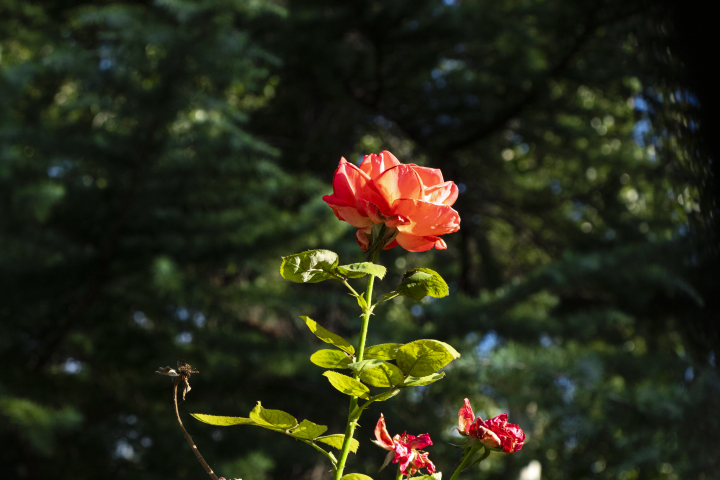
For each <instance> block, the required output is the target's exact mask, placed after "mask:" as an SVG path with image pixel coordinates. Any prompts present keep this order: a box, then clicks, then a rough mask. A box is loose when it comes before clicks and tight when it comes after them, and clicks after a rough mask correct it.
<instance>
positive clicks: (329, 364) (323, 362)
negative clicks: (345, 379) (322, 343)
mask: <svg viewBox="0 0 720 480" xmlns="http://www.w3.org/2000/svg"><path fill="white" fill-rule="evenodd" d="M310 361H311V362H312V363H314V364H315V365H317V366H318V367H323V368H348V365H350V363H352V361H353V359H352V357H349V356H347V355H346V354H345V353H343V352H340V351H338V350H329V349H326V350H318V351H317V352H315V353H313V354H312V356H311V357H310Z"/></svg>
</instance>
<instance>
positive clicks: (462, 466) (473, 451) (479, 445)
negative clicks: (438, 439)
mask: <svg viewBox="0 0 720 480" xmlns="http://www.w3.org/2000/svg"><path fill="white" fill-rule="evenodd" d="M481 448H484V449H485V452H483V454H482V455H481V456H480V458H478V459H477V460H476V461H475V463H476V464H477V463H480V462H482V461H483V460H485V459H486V458H487V457H488V455H490V449H489V448H487V447H486V446H485V445H483V444H482V443H479V442H478V443H476V444H475V445H473V446H472V447H470V449H469V450H468V451H467V453H466V454H465V458H463V459H462V462H460V466H459V467H458V468H457V470H455V473H453V475H452V477H450V480H456V479H457V478H458V477H459V476H460V474H461V473H462V472H463V471H464V470H465V469H466V468H467V467H468V465H470V463H472V461H473V457H474V456H475V454H476V453H477V452H478V451H479V450H480V449H481Z"/></svg>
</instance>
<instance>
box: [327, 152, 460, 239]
mask: <svg viewBox="0 0 720 480" xmlns="http://www.w3.org/2000/svg"><path fill="white" fill-rule="evenodd" d="M457 196H458V188H457V185H455V184H454V183H453V182H446V181H444V179H443V176H442V173H441V172H440V170H438V169H435V168H426V167H419V166H417V165H413V164H408V165H404V164H402V163H400V162H399V161H398V159H397V158H395V156H394V155H393V154H392V153H390V152H388V151H383V152H380V153H379V154H377V155H374V154H373V155H366V156H365V158H364V159H363V161H362V163H361V164H360V167H356V166H355V165H353V164H352V163H348V162H347V160H345V159H344V158H341V159H340V165H339V166H338V168H337V170H335V176H334V177H333V194H332V195H325V196H324V197H323V200H325V202H327V204H328V205H330V207H331V208H332V209H333V211H334V212H335V215H336V216H337V217H338V218H339V219H340V220H344V221H346V222H348V223H349V224H350V225H352V226H354V227H357V229H358V230H357V233H356V235H355V237H356V239H357V242H358V244H359V245H360V247H361V248H362V249H363V250H367V249H368V248H369V246H370V234H371V231H372V226H373V225H374V224H379V223H384V224H385V226H386V227H387V228H388V229H397V237H395V239H394V240H393V241H392V242H390V243H389V244H387V245H386V246H385V249H388V248H393V247H395V246H396V245H400V246H401V247H403V248H404V249H405V250H409V251H411V252H424V251H426V250H430V249H431V248H433V247H435V248H437V249H438V250H444V249H446V248H447V245H446V244H445V241H444V240H443V239H441V238H440V237H439V236H438V235H444V234H446V233H452V232H457V231H458V230H459V229H460V216H459V215H458V213H457V212H456V211H455V210H453V209H452V208H451V205H452V204H453V203H455V200H456V199H457Z"/></svg>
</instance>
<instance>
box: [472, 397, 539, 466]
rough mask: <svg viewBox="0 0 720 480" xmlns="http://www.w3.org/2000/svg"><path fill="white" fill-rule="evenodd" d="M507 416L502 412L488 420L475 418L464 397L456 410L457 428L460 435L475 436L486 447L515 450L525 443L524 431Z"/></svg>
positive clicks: (509, 451) (507, 451) (508, 450)
mask: <svg viewBox="0 0 720 480" xmlns="http://www.w3.org/2000/svg"><path fill="white" fill-rule="evenodd" d="M507 418H508V417H507V413H503V414H501V415H498V416H497V417H495V418H491V419H490V420H485V421H483V419H482V418H480V417H478V418H477V419H475V417H474V415H473V411H472V407H471V406H470V401H469V400H468V399H467V398H466V399H465V404H464V405H463V406H462V407H461V408H460V411H459V412H458V430H459V431H460V434H461V435H465V436H468V437H472V438H475V439H477V440H479V441H480V443H482V444H483V445H487V446H488V447H491V448H502V450H503V452H506V453H512V452H517V451H518V450H520V449H521V448H522V446H523V443H525V432H523V431H522V429H521V428H520V427H519V426H517V425H513V424H512V423H508V421H507Z"/></svg>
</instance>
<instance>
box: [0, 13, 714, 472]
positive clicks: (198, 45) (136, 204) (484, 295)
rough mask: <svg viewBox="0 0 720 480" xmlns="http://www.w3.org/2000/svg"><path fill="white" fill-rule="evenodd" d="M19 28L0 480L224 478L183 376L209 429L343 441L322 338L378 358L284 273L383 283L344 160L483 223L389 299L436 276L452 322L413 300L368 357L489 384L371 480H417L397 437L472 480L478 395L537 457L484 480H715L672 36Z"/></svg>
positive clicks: (271, 444) (277, 467)
mask: <svg viewBox="0 0 720 480" xmlns="http://www.w3.org/2000/svg"><path fill="white" fill-rule="evenodd" d="M0 4H1V5H0V7H1V8H0V11H1V12H2V14H0V91H2V94H1V95H0V291H1V292H2V293H1V294H0V360H2V363H3V368H2V372H3V373H2V375H0V445H2V447H3V448H2V449H0V477H2V478H19V479H40V478H57V479H73V480H79V479H95V478H101V477H102V478H118V479H121V478H132V479H145V478H147V479H150V478H153V479H154V478H164V477H175V478H200V476H201V475H203V474H204V473H203V471H202V469H201V467H200V466H199V465H198V464H197V462H196V460H195V458H194V456H193V455H192V453H191V451H190V449H189V448H188V447H187V445H186V444H185V443H184V441H183V438H182V434H181V433H180V431H179V429H178V426H177V424H176V423H175V419H174V412H173V410H172V408H173V407H172V399H171V385H170V383H168V382H169V381H168V380H167V379H166V378H164V377H159V376H157V375H154V374H153V373H152V372H154V371H155V370H156V369H157V367H160V366H165V365H170V366H174V364H175V361H176V360H178V359H183V360H185V361H187V362H188V363H191V364H192V365H193V367H195V368H197V369H198V370H199V372H200V373H199V374H197V375H194V376H193V383H192V386H193V390H192V392H191V393H189V394H188V396H187V399H186V400H185V402H183V403H181V405H180V410H181V414H182V415H184V418H185V416H186V415H187V413H188V412H204V413H213V414H218V415H246V414H247V412H248V411H250V409H251V408H252V407H253V406H254V405H255V403H256V401H258V400H261V401H262V402H263V405H264V406H266V407H269V408H279V409H283V410H286V411H288V412H291V413H292V414H293V415H295V416H297V417H298V418H300V419H303V418H309V419H312V420H313V421H317V422H322V423H323V424H327V425H329V426H330V429H331V431H334V432H337V431H340V430H341V428H342V426H343V424H344V420H345V418H344V417H345V415H346V412H345V406H344V405H345V397H343V396H342V395H340V394H339V393H337V392H335V391H333V390H332V389H331V388H329V387H328V385H327V381H326V380H325V379H324V378H323V377H322V376H321V375H320V374H321V370H320V369H318V368H317V367H315V366H314V365H312V364H311V363H310V362H309V361H308V357H309V355H310V354H311V353H313V352H314V351H316V350H318V349H319V346H318V344H317V341H316V339H315V337H313V336H312V335H311V334H310V333H309V332H307V331H306V329H305V325H304V322H303V321H302V320H301V319H300V318H299V317H298V316H299V315H301V314H303V315H310V316H311V317H312V318H314V319H316V320H317V321H319V322H320V323H322V325H324V326H325V327H327V328H329V329H331V330H333V331H336V332H338V333H341V334H342V335H344V336H346V337H348V338H353V336H356V335H357V334H358V330H359V325H360V321H359V319H358V318H357V317H356V316H355V313H354V312H355V310H354V309H353V308H354V304H355V300H354V299H353V298H351V297H349V296H347V295H346V294H345V292H344V291H342V290H341V289H340V288H339V287H338V288H335V287H328V286H327V285H325V284H320V285H294V284H289V283H288V282H284V281H283V280H282V279H281V277H280V275H279V273H278V267H279V264H280V256H282V255H288V254H291V253H295V252H299V251H302V250H305V249H310V248H331V249H333V250H334V251H336V252H338V253H339V254H340V256H341V258H342V259H343V261H344V262H345V263H351V262H354V261H362V260H363V258H364V256H363V255H362V252H361V251H360V249H359V248H358V247H357V245H356V244H355V241H354V232H353V229H352V228H350V227H349V226H348V225H347V224H345V223H343V222H338V221H337V219H336V218H335V217H334V215H333V214H332V212H331V210H330V209H329V208H328V207H327V206H326V205H325V204H324V203H323V202H322V200H321V197H322V195H323V194H325V193H328V192H329V191H330V188H331V187H330V185H329V182H330V179H331V176H332V172H333V171H334V169H335V168H336V165H337V162H338V160H339V159H340V157H341V156H345V157H346V158H347V159H348V160H349V161H352V162H355V161H357V160H358V159H359V158H360V157H361V156H362V155H364V154H369V153H377V152H379V151H380V150H385V149H387V150H390V151H391V152H393V153H394V154H395V155H397V156H398V157H399V158H400V160H401V161H403V162H405V163H417V164H420V165H426V166H432V167H436V168H441V169H442V171H443V174H444V176H445V178H446V179H449V180H453V181H455V182H456V183H457V184H458V185H459V186H460V192H461V195H460V197H459V199H458V202H457V203H456V205H455V208H456V209H457V210H458V211H459V213H460V216H461V218H462V224H461V230H460V232H458V233H456V234H453V235H449V236H447V237H446V239H447V242H448V245H449V248H448V250H446V251H434V250H433V251H431V252H428V253H408V252H406V251H403V250H400V249H399V248H396V249H394V250H391V251H387V252H384V253H383V255H382V257H381V262H382V263H383V264H384V265H386V266H387V267H388V271H389V273H388V275H387V277H386V278H385V279H384V280H383V281H382V282H380V283H379V286H378V288H379V289H380V291H381V292H382V291H383V290H384V291H389V290H391V289H392V288H394V286H395V285H396V284H397V282H398V281H399V279H400V276H401V275H402V273H403V272H404V271H405V270H407V269H409V268H413V267H425V266H429V267H432V268H434V269H437V270H438V271H439V272H441V273H442V274H443V276H444V277H445V278H446V279H447V280H448V282H449V283H450V288H451V295H450V297H448V298H445V299H440V300H437V301H433V302H427V301H423V302H411V301H410V300H409V299H407V298H406V299H405V301H404V302H403V301H400V300H399V299H396V300H395V301H392V302H388V304H386V305H383V307H381V308H378V311H376V312H375V315H374V316H373V319H372V324H371V338H370V339H369V344H370V345H373V344H376V343H379V342H381V341H388V340H392V341H398V342H405V341H411V340H415V339H418V338H428V337H430V336H433V337H435V338H439V339H441V340H443V341H447V342H448V343H451V344H452V345H454V346H455V347H456V348H457V349H458V350H459V351H461V353H462V354H463V356H462V358H461V359H460V360H458V361H456V362H455V363H453V364H452V365H453V366H452V368H451V369H448V371H447V376H446V378H445V379H443V380H442V381H440V382H437V383H434V384H432V385H430V386H428V387H424V388H423V389H417V390H413V391H409V392H403V393H402V394H401V395H399V396H398V397H396V398H395V399H393V400H392V401H388V402H386V403H384V404H382V408H380V407H378V406H373V407H371V408H370V411H369V413H368V414H367V418H366V419H365V420H364V422H363V427H364V428H361V429H360V430H359V434H358V435H356V437H358V438H359V439H360V441H361V450H360V452H359V453H361V454H362V456H358V457H357V458H362V459H363V460H362V461H358V459H357V458H356V457H355V456H351V459H350V465H352V467H353V471H358V472H365V473H367V474H368V475H371V476H373V478H381V476H382V475H385V476H386V477H388V478H389V476H390V475H391V473H388V472H383V473H381V474H377V473H376V472H377V468H378V467H379V465H380V464H381V463H382V457H383V456H384V453H385V452H383V451H382V450H380V449H375V447H374V446H372V445H371V444H370V443H369V442H367V438H368V437H370V436H371V434H372V428H371V423H372V418H374V417H377V416H379V414H380V412H381V411H382V413H384V415H385V417H386V418H387V419H388V425H389V427H390V429H391V431H393V432H395V431H397V432H402V431H403V430H407V431H408V432H411V433H420V432H429V433H430V434H431V436H432V438H433V439H435V445H434V446H433V447H432V449H430V452H431V458H432V459H433V460H434V461H435V462H436V463H437V465H438V467H439V469H440V470H443V471H444V472H446V475H447V476H448V478H449V474H450V472H451V471H452V470H451V469H452V468H453V467H454V464H455V462H456V461H457V460H458V459H459V455H460V454H459V451H456V450H455V449H454V448H453V447H452V446H451V444H452V443H458V437H457V435H456V434H454V433H453V432H452V431H451V427H452V426H454V425H455V422H456V414H457V410H458V408H459V407H460V405H461V404H462V401H463V399H464V398H465V397H468V398H470V400H471V401H472V403H473V406H474V407H475V410H476V412H477V413H480V414H482V415H483V418H486V417H488V416H494V415H497V414H499V413H501V412H509V414H510V417H511V419H512V420H513V421H514V422H515V423H519V424H520V425H521V426H522V428H523V429H524V430H525V431H526V432H527V434H528V440H529V441H528V443H527V444H526V445H525V447H524V448H523V449H522V450H521V452H520V453H516V454H513V455H508V456H501V455H496V456H492V457H490V459H489V460H488V461H486V462H485V463H483V470H482V471H477V472H474V473H469V474H467V478H483V479H501V478H503V479H505V478H510V479H514V478H518V476H519V474H520V471H521V469H523V468H524V467H526V466H527V465H528V464H529V463H530V462H531V461H538V462H539V463H540V465H541V466H542V478H543V479H558V480H559V479H568V478H572V479H578V480H580V479H587V480H590V479H608V480H609V479H620V480H636V479H638V480H678V479H684V478H697V479H711V478H717V473H716V472H717V471H718V468H720V462H719V460H718V459H720V443H719V442H718V438H717V433H716V432H717V431H718V430H719V429H720V416H719V415H718V414H717V411H720V401H719V399H720V378H718V374H717V368H716V355H717V354H718V352H719V348H720V334H719V333H718V332H719V331H720V330H719V329H718V326H717V325H718V313H717V312H718V311H720V303H719V302H720V296H719V295H718V289H717V272H718V270H719V268H718V267H719V266H720V264H719V263H718V250H717V245H718V236H717V232H718V231H719V230H718V223H717V216H718V204H717V190H716V189H717V179H716V177H714V176H713V171H712V168H713V167H712V162H711V160H710V158H711V155H710V151H709V149H708V148H709V147H708V145H710V147H712V145H713V144H712V143H710V144H708V143H706V142H705V141H704V139H703V137H702V135H703V134H707V128H706V125H708V122H707V121H706V120H705V119H706V118H707V113H706V111H703V110H701V109H702V108H703V105H704V104H703V100H702V98H701V99H700V101H699V100H698V97H697V92H696V91H695V90H693V88H692V87H693V85H695V84H693V82H692V81H690V77H688V71H687V69H686V68H685V63H686V62H684V61H683V58H684V57H682V55H683V52H684V51H683V50H682V49H679V48H677V45H678V39H682V35H681V34H682V31H679V30H678V28H680V27H683V26H684V28H687V24H686V23H682V22H674V19H675V18H676V17H675V16H674V12H676V10H673V9H671V8H668V7H666V6H662V5H658V4H655V3H649V2H644V1H639V0H623V1H620V0H607V1H602V2H601V1H591V2H571V1H568V0H537V1H534V0H533V1H530V0H503V1H487V0H484V1H479V0H478V1H471V0H464V1H460V0H454V1H452V0H445V1H438V0H433V1H425V0H418V1H409V0H392V1H386V2H365V1H356V2H330V1H310V0H308V1H303V2H298V1H289V2H253V1H241V0H233V1H231V0H197V1H192V2H186V1H158V2H152V3H151V2H127V3H116V2H82V1H67V2H57V1H17V0H5V1H3V2H0ZM692 65H693V64H692V63H691V66H692ZM690 70H691V72H690V73H692V69H690ZM705 108H707V107H705ZM701 114H702V115H705V116H702V115H701ZM714 153H717V152H714ZM333 405H343V406H342V407H339V408H337V409H335V408H332V406H333ZM184 421H185V425H186V427H187V428H188V430H189V431H190V433H191V434H192V435H193V436H194V438H195V441H196V443H197V444H198V446H199V448H200V450H201V451H202V452H203V455H204V456H205V457H206V459H207V460H208V462H209V463H210V464H211V465H212V467H213V468H214V469H215V470H216V471H217V472H218V473H219V474H220V475H223V476H225V477H226V478H235V477H241V478H243V479H245V480H263V479H271V478H274V479H287V478H298V479H300V478H304V479H308V480H310V479H312V480H320V479H326V478H329V477H328V476H327V475H328V474H327V472H328V470H329V468H330V467H329V465H328V463H327V461H326V460H325V459H324V458H323V457H321V456H320V455H318V454H317V453H316V452H314V451H313V450H311V449H309V448H308V447H306V446H305V445H302V444H299V443H295V442H293V440H291V439H289V438H286V437H282V436H279V435H277V434H274V433H273V432H266V431H257V430H255V429H251V428H250V427H242V426H237V427H227V428H217V427H211V426H208V425H204V424H200V423H198V422H196V421H194V420H193V419H192V418H190V417H189V416H186V419H185V420H184ZM366 424H367V425H366Z"/></svg>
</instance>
